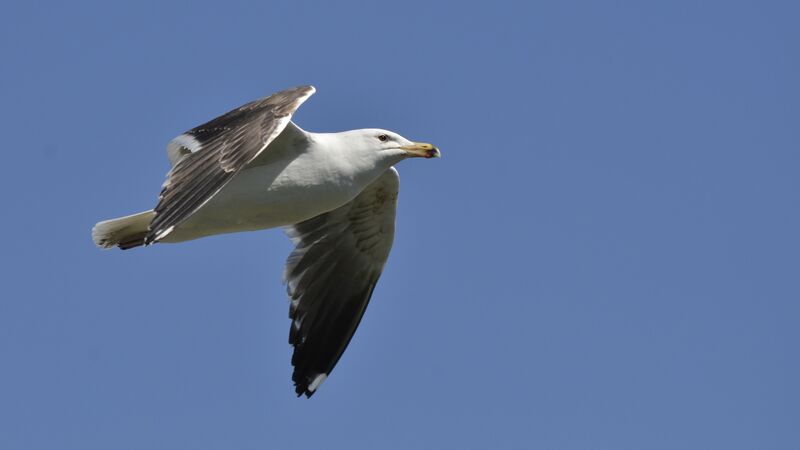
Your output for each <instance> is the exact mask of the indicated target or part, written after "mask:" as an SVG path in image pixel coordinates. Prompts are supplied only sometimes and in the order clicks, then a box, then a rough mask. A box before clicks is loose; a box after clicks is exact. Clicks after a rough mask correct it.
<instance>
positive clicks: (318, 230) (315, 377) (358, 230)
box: [284, 168, 400, 397]
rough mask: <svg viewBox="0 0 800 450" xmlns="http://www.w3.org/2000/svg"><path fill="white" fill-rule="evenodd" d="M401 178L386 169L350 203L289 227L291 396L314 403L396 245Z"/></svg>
mask: <svg viewBox="0 0 800 450" xmlns="http://www.w3.org/2000/svg"><path fill="white" fill-rule="evenodd" d="M399 186H400V179H399V177H398V175H397V171H396V170H395V169H394V168H390V169H389V170H387V171H386V172H385V173H384V174H383V175H381V176H380V177H379V178H378V179H377V180H375V181H374V182H373V183H372V184H371V185H369V186H368V187H367V188H366V189H364V191H362V192H361V193H360V194H359V195H358V196H357V197H356V198H354V199H353V200H352V201H351V202H350V203H347V204H345V205H344V206H341V207H339V208H338V209H334V210H333V211H330V212H327V213H325V214H321V215H319V216H317V217H314V218H311V219H309V220H306V221H305V222H301V223H298V224H296V225H293V226H291V227H288V228H287V232H288V234H289V237H291V238H292V240H293V241H294V242H295V244H296V247H295V249H294V251H293V252H292V254H291V255H289V259H288V261H287V262H286V269H285V271H284V281H285V282H286V284H287V291H288V293H289V299H290V301H291V305H290V308H289V318H290V319H292V325H291V329H290V331H289V343H290V344H291V345H293V346H294V354H293V355H292V365H293V366H294V373H293V374H292V380H293V381H294V384H295V392H297V395H298V396H300V395H302V394H305V395H306V397H311V395H313V394H314V392H315V391H316V390H317V388H318V387H319V385H320V384H321V383H322V382H323V381H324V380H325V378H326V377H327V376H328V374H329V373H330V372H331V370H333V367H334V366H335V365H336V363H337V362H338V361H339V358H340V357H341V356H342V353H343V352H344V350H345V348H347V344H349V343H350V339H351V338H352V337H353V333H355V331H356V327H358V324H359V322H360V321H361V317H362V316H363V314H364V310H365V309H366V308H367V303H369V299H370V297H371V296H372V290H373V289H374V288H375V283H377V282H378V278H379V277H380V276H381V271H383V266H384V264H385V263H386V259H387V258H388V256H389V250H391V248H392V241H393V240H394V220H395V210H396V206H397V192H398V189H399Z"/></svg>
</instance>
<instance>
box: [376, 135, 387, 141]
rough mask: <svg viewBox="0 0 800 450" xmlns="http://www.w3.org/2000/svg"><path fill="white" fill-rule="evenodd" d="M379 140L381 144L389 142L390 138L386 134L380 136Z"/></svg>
mask: <svg viewBox="0 0 800 450" xmlns="http://www.w3.org/2000/svg"><path fill="white" fill-rule="evenodd" d="M378 140H379V141H381V142H386V141H388V140H389V136H387V135H385V134H381V135H380V136H378Z"/></svg>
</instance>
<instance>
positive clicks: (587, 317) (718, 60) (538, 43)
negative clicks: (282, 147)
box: [0, 1, 800, 450]
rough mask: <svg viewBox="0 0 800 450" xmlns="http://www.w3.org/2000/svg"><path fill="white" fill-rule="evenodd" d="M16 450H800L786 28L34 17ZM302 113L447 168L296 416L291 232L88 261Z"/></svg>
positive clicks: (177, 14) (719, 8)
mask: <svg viewBox="0 0 800 450" xmlns="http://www.w3.org/2000/svg"><path fill="white" fill-rule="evenodd" d="M3 10H4V11H3V14H2V16H1V17H0V58H1V59H0V60H2V66H3V69H2V70H0V94H1V95H0V98H2V102H1V104H0V123H2V130H3V136H4V139H3V155H4V162H3V167H4V172H3V176H2V177H0V180H1V181H0V183H2V188H3V191H4V192H5V193H6V195H5V196H4V201H5V204H4V207H5V211H6V212H5V214H4V215H3V217H4V220H3V221H2V224H0V227H2V234H3V236H4V237H5V239H4V245H3V252H2V256H0V263H1V264H2V273H3V283H2V290H3V295H2V297H3V300H2V301H1V302H0V361H2V370H0V424H2V426H0V448H7V449H54V448H57V449H82V450H89V449H142V448H147V449H183V448H186V449H234V448H235V449H263V448H292V449H305V448H348V449H354V448H355V449H358V448H364V449H374V448H386V449H391V448H397V449H409V448H467V449H469V448H475V449H480V448H509V449H513V448H519V449H530V448H543V449H614V450H619V449H642V448H647V449H676V448H680V449H709V448H725V449H752V448H759V449H790V448H800V431H799V429H798V426H797V424H798V423H800V388H799V387H798V383H797V380H798V379H800V362H798V358H797V346H798V342H800V327H798V319H800V305H798V300H800V276H798V275H799V274H800V257H799V256H798V255H800V237H798V230H800V211H799V210H798V193H800V177H798V167H800V151H799V149H798V141H799V140H800V134H799V133H798V129H799V128H798V123H800V88H798V80H800V59H798V55H799V54H800V49H799V48H798V43H800V29H798V27H797V17H798V15H799V14H800V7H798V6H797V4H796V3H793V2H755V1H752V2H742V1H725V2H722V1H708V2H685V1H674V2H633V1H619V2H581V1H574V2H528V3H527V4H524V5H523V3H522V2H502V1H495V2H488V3H485V4H474V5H466V4H456V3H454V2H451V3H433V2H415V1H407V2H391V3H389V2H387V3H380V2H324V3H323V2H317V3H313V2H288V1H284V2H252V3H242V2H225V3H219V2H213V3H212V2H202V1H200V2H135V3H134V2H130V3H127V4H121V3H119V4H118V3H109V2H81V1H78V2H52V1H51V2H24V3H23V2H15V3H12V4H8V5H5V6H4V8H3ZM305 83H309V84H313V85H315V86H316V87H317V89H318V93H317V94H316V95H315V96H314V97H313V98H311V99H310V100H309V101H308V102H307V103H306V104H305V105H304V106H303V108H302V109H301V110H300V112H299V113H298V114H297V116H296V121H297V122H298V123H299V124H300V125H301V126H303V127H304V128H306V129H308V130H312V131H338V130H345V129H352V128H362V127H382V128H389V129H392V130H395V131H397V132H399V133H401V134H403V135H404V136H406V137H408V138H411V139H415V140H422V141H430V142H434V143H436V144H437V145H439V147H440V148H441V149H442V153H443V158H442V159H441V160H432V161H426V160H411V161H405V162H403V163H401V164H400V165H399V167H398V168H399V170H400V174H401V186H402V187H401V193H400V204H399V212H398V222H397V239H396V241H395V248H394V250H393V253H392V255H391V257H390V259H389V263H388V265H387V267H386V270H385V272H384V275H383V278H382V279H381V281H380V283H379V284H378V287H377V289H376V290H375V294H374V296H373V300H372V303H371V304H370V306H369V309H368V310H367V313H366V316H365V318H364V321H363V322H362V324H361V326H360V328H359V330H358V332H357V334H356V336H355V338H354V339H353V341H352V343H351V344H350V347H349V349H348V350H347V352H346V353H345V355H344V357H343V358H342V360H341V361H340V363H339V365H338V366H337V368H336V370H335V371H334V372H333V374H332V375H331V377H330V378H329V379H328V380H327V381H326V383H325V384H324V386H323V387H322V388H321V389H320V391H319V392H318V393H317V395H315V396H314V398H312V399H311V400H306V399H297V398H295V396H294V393H293V390H292V386H291V381H290V374H291V367H290V364H289V358H290V353H291V349H290V348H289V346H288V344H287V342H286V339H287V335H288V327H289V321H288V319H287V309H288V306H287V303H286V301H285V299H284V287H283V286H282V285H281V280H280V274H281V268H282V264H283V262H284V260H285V258H286V256H287V255H288V253H289V251H290V246H289V242H288V240H287V239H286V238H285V237H284V236H283V234H282V233H281V232H280V231H277V230H270V231H264V232H258V233H248V234H238V235H227V236H217V237H212V238H207V239H203V240H199V241H195V242H191V243H187V244H182V245H157V246H155V247H152V248H147V249H144V250H142V249H139V250H135V251H130V252H119V251H105V252H104V251H100V250H97V249H96V248H94V247H93V245H92V243H91V240H90V237H89V230H90V228H91V226H92V225H93V224H94V222H96V221H97V220H100V219H104V218H108V217H114V216H119V215H123V214H128V213H131V212H135V211H139V210H143V209H147V208H150V207H152V206H153V205H154V203H155V200H156V196H157V194H158V191H159V188H160V185H161V182H162V181H163V176H164V174H165V173H166V171H167V169H168V163H167V159H166V156H165V154H164V147H165V145H166V143H167V142H168V141H169V140H170V139H171V138H172V137H174V136H175V135H177V134H179V133H181V132H182V131H184V130H186V129H188V128H191V127H193V126H195V125H197V124H199V123H202V122H204V121H206V120H208V119H210V118H212V117H214V116H216V115H218V114H220V113H223V112H225V111H227V110H228V109H230V108H232V107H235V106H237V105H239V104H241V103H244V102H246V101H249V100H252V99H254V98H257V97H260V96H263V95H266V94H269V93H271V92H273V91H276V90H279V89H283V88H285V87H289V86H294V85H298V84H305Z"/></svg>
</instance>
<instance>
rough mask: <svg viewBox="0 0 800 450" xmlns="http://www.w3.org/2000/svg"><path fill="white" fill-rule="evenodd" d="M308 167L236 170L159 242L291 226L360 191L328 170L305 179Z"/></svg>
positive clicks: (289, 164)
mask: <svg viewBox="0 0 800 450" xmlns="http://www.w3.org/2000/svg"><path fill="white" fill-rule="evenodd" d="M308 164H316V162H315V161H313V160H312V158H311V157H309V156H307V155H305V156H300V157H298V158H295V159H293V160H291V161H280V162H275V163H272V164H269V165H263V166H256V167H252V168H246V169H244V170H242V171H241V172H240V173H238V174H236V176H235V177H234V178H233V179H232V180H231V181H230V182H229V183H228V184H227V185H226V186H225V187H224V188H222V190H221V191H220V192H218V193H217V194H216V195H215V196H213V197H212V198H211V199H210V200H209V201H208V202H207V203H206V204H205V205H203V206H202V207H201V208H200V209H199V210H198V211H197V212H195V213H194V214H193V215H192V216H191V217H189V218H188V219H187V220H186V221H185V222H184V223H182V224H180V225H179V226H178V227H177V228H176V229H175V230H173V231H172V233H170V234H169V235H168V236H167V237H166V238H165V239H164V240H163V241H162V242H181V241H187V240H190V239H197V238H200V237H203V236H209V235H214V234H222V233H235V232H239V231H253V230H262V229H266V228H274V227H280V226H286V225H291V224H295V223H298V222H302V221H304V220H306V219H310V218H312V217H315V216H318V215H319V214H322V213H325V212H328V211H330V210H332V209H335V208H338V207H339V206H342V205H344V204H345V203H347V202H349V201H350V200H352V199H353V198H354V197H355V196H356V195H358V193H359V192H360V191H361V188H362V187H363V186H360V185H359V184H360V183H355V184H354V183H352V180H344V179H342V178H341V176H340V175H337V174H336V172H335V171H334V170H331V172H330V173H329V174H325V175H327V176H323V177H320V172H319V171H316V172H315V176H314V177H309V176H308V175H307V174H308V171H307V170H304V167H308ZM316 167H318V165H317V166H316ZM348 181H349V182H348ZM357 185H358V186H357Z"/></svg>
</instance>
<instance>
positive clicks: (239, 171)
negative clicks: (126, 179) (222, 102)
mask: <svg viewBox="0 0 800 450" xmlns="http://www.w3.org/2000/svg"><path fill="white" fill-rule="evenodd" d="M314 92H315V89H314V88H313V87H312V86H299V87H295V88H291V89H287V90H285V91H281V92H277V93H275V94H272V95H270V96H269V97H264V98H262V99H259V100H256V101H253V102H250V103H247V104H245V105H242V106H240V107H239V108H236V109H234V110H232V111H230V112H228V113H226V114H223V115H222V116H219V117H217V118H215V119H212V120H211V121H209V122H207V123H204V124H203V125H200V126H198V127H196V128H193V129H191V130H189V131H187V132H185V133H183V134H181V135H179V136H178V137H176V138H175V139H173V140H172V141H170V142H169V144H168V145H167V157H168V158H169V160H170V163H171V165H172V168H171V170H170V171H169V173H168V174H167V179H166V181H165V182H164V184H163V186H162V189H161V194H160V195H159V200H158V203H157V204H156V207H155V208H154V209H151V210H148V211H144V212H140V213H138V214H133V215H130V216H126V217H120V218H117V219H111V220H106V221H103V222H99V223H97V224H96V225H95V226H94V228H93V229H92V239H93V240H94V242H95V244H97V245H98V246H100V247H104V248H110V247H115V246H116V247H119V248H121V249H123V250H126V249H130V248H134V247H140V246H148V245H152V244H155V243H160V242H166V243H174V242H183V241H189V240H192V239H197V238H201V237H204V236H211V235H216V234H223V233H234V232H240V231H252V230H261V229H267V228H275V227H284V228H285V230H286V232H287V234H288V235H289V237H290V238H291V239H292V241H293V242H294V244H295V248H294V250H293V251H292V252H291V254H290V255H289V258H288V260H287V262H286V267H285V269H284V274H283V277H284V282H285V283H286V285H287V292H288V295H289V300H290V305H289V318H290V319H291V325H290V329H289V343H290V344H291V345H292V346H293V347H294V351H293V355H292V365H293V366H294V371H293V374H292V380H293V382H294V385H295V392H296V393H297V395H298V396H301V395H305V396H306V397H311V396H312V395H313V394H314V392H316V390H317V389H318V388H319V386H320V384H321V383H322V382H323V381H325V378H327V376H328V374H330V373H331V370H333V368H334V366H335V365H336V363H337V362H338V361H339V358H340V357H341V356H342V353H343V352H344V350H345V348H346V347H347V345H348V344H349V342H350V339H351V338H352V337H353V333H355V330H356V327H358V324H359V322H360V321H361V317H362V316H363V314H364V310H365V309H366V307H367V303H369V300H370V297H371V296H372V291H373V289H374V288H375V284H376V283H377V281H378V278H379V277H380V275H381V272H382V270H383V266H384V264H385V263H386V259H387V258H388V256H389V251H390V249H391V247H392V241H393V239H394V222H395V209H396V206H397V193H398V188H399V178H398V175H397V170H395V168H394V167H393V166H394V165H395V164H397V163H398V162H400V161H402V160H404V159H406V158H413V157H422V158H435V157H439V156H440V153H439V149H437V148H436V147H435V146H433V145H431V144H427V143H420V142H412V141H409V140H408V139H406V138H404V137H402V136H400V135H399V134H397V133H393V132H391V131H387V130H380V129H361V130H352V131H344V132H341V133H312V132H308V131H305V130H303V129H301V128H300V127H298V126H297V125H296V124H294V123H293V122H292V120H291V119H292V114H294V112H295V111H296V110H297V108H299V107H300V105H301V104H303V102H305V101H306V100H307V99H308V98H309V97H310V96H311V95H313V94H314Z"/></svg>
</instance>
